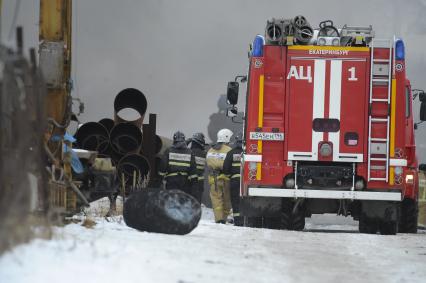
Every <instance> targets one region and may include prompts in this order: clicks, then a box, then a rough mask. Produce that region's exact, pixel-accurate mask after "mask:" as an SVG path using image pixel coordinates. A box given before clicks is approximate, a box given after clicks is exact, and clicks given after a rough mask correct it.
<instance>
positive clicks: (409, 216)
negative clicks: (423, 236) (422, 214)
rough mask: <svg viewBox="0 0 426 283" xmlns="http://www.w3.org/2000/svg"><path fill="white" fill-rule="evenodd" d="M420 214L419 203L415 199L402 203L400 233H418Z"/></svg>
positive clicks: (405, 200)
mask: <svg viewBox="0 0 426 283" xmlns="http://www.w3.org/2000/svg"><path fill="white" fill-rule="evenodd" d="M418 214H419V208H418V202H417V201H415V200H413V199H404V200H403V201H402V203H401V217H400V220H399V227H398V232H400V233H414V234H415V233H417V219H418Z"/></svg>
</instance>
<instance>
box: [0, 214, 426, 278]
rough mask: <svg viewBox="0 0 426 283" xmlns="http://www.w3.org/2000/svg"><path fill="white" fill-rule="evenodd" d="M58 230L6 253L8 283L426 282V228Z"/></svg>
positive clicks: (329, 221) (320, 223)
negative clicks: (385, 232)
mask: <svg viewBox="0 0 426 283" xmlns="http://www.w3.org/2000/svg"><path fill="white" fill-rule="evenodd" d="M95 220H96V222H97V224H96V225H95V226H94V227H93V228H86V227H84V226H82V225H81V224H70V225H67V226H65V227H62V228H55V236H54V238H53V239H52V240H40V239H39V240H34V241H32V242H31V243H29V244H25V245H22V246H19V247H16V248H15V249H14V250H13V251H11V252H8V253H6V254H4V255H3V256H2V257H0V282H1V283H12V282H13V283H15V282H31V283H38V282H40V283H45V282H58V283H68V282H90V283H96V282H100V283H108V282H114V283H117V282H122V283H129V282H138V283H139V282H155V283H161V282H176V283H178V282H179V283H183V282H188V283H189V282H214V283H219V282H268V283H269V282H426V233H425V232H424V231H423V232H422V231H421V232H420V233H419V234H417V235H408V234H399V235H397V236H381V235H363V234H359V233H358V232H357V226H356V222H353V221H348V220H347V219H344V218H336V217H334V216H329V215H326V216H319V217H314V218H312V219H310V220H309V221H308V224H307V229H306V231H304V232H293V231H276V230H268V229H254V228H243V227H234V226H231V225H221V224H214V223H213V216H212V213H211V210H209V209H204V210H203V217H202V220H201V222H200V224H199V226H198V227H197V228H196V229H195V230H194V231H193V232H191V233H190V234H188V235H185V236H175V235H164V234H155V233H146V232H139V231H136V230H134V229H131V228H129V227H127V226H126V225H125V224H124V222H123V221H122V219H121V218H120V217H115V218H114V219H110V221H107V220H106V219H105V218H95Z"/></svg>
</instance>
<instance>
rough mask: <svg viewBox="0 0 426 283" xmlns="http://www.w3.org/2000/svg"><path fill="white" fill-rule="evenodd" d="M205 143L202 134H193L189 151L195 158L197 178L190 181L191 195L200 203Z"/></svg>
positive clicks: (202, 189)
mask: <svg viewBox="0 0 426 283" xmlns="http://www.w3.org/2000/svg"><path fill="white" fill-rule="evenodd" d="M205 146H206V142H205V139H204V134H203V133H195V134H193V135H192V139H191V150H192V154H193V155H194V158H195V165H196V168H195V172H196V174H197V178H194V179H193V180H192V186H191V190H192V192H191V195H192V196H193V197H195V198H196V199H197V200H198V201H199V202H200V203H201V197H202V196H203V191H204V166H205V163H206V154H207V152H206V150H205Z"/></svg>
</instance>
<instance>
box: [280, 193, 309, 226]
mask: <svg viewBox="0 0 426 283" xmlns="http://www.w3.org/2000/svg"><path fill="white" fill-rule="evenodd" d="M294 205H295V204H294V202H293V201H291V200H289V199H283V202H282V211H281V229H286V230H295V231H302V230H303V229H304V228H305V208H304V206H303V205H299V206H298V208H297V209H296V211H294Z"/></svg>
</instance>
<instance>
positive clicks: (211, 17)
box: [2, 0, 426, 161]
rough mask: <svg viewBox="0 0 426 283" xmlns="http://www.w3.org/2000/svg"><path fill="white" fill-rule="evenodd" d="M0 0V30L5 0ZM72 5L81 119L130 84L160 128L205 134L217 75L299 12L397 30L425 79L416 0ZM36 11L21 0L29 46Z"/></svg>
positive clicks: (221, 85) (148, 0)
mask: <svg viewBox="0 0 426 283" xmlns="http://www.w3.org/2000/svg"><path fill="white" fill-rule="evenodd" d="M3 2H4V7H3V15H4V19H2V29H3V32H2V34H5V33H6V32H5V31H7V30H8V28H9V26H10V22H11V15H10V14H13V13H12V10H11V7H13V6H14V5H13V3H14V1H13V0H4V1H3ZM34 3H35V4H34ZM74 10H75V11H74V27H73V28H74V46H73V47H74V49H73V56H74V57H73V67H74V69H75V70H74V72H73V74H75V75H74V78H73V79H74V81H75V82H76V85H75V89H74V94H73V95H75V96H77V97H81V99H82V100H83V101H84V102H85V104H86V113H85V114H83V116H82V117H81V118H82V119H81V120H82V121H98V120H99V119H101V118H104V117H112V115H113V109H112V106H111V105H113V99H114V97H115V95H116V94H117V93H118V92H119V91H120V90H122V89H124V88H127V87H134V88H137V89H140V90H141V91H142V92H143V93H144V94H146V96H147V100H148V109H147V111H148V113H157V114H159V116H158V120H157V127H158V132H159V134H160V135H163V136H167V137H170V136H171V135H172V133H173V132H174V131H176V130H181V131H183V132H184V133H185V134H186V135H187V136H190V135H192V133H194V132H198V131H202V132H204V133H207V132H209V131H208V125H209V123H210V116H211V115H214V114H217V113H218V112H220V110H219V109H218V108H217V101H218V100H219V98H220V95H221V94H223V93H224V92H225V91H226V83H227V81H229V80H232V79H233V78H234V77H235V75H237V74H244V73H246V71H247V51H248V45H249V43H250V42H251V41H252V40H253V38H254V36H255V35H256V34H258V33H260V34H263V29H264V26H265V23H266V20H267V19H269V18H271V17H292V16H295V15H299V14H302V15H304V16H305V17H306V18H307V19H308V21H309V22H310V23H311V24H312V26H313V27H317V25H318V24H319V22H320V21H322V20H326V19H331V20H333V21H334V23H335V24H336V25H337V26H339V27H341V26H343V25H344V24H348V25H358V26H362V25H370V24H371V25H373V28H374V30H375V31H376V36H377V37H379V38H387V37H391V36H393V35H394V34H396V35H397V36H399V37H402V38H403V39H404V41H405V44H406V51H407V56H406V57H407V59H406V60H407V61H406V63H407V72H408V76H409V78H410V80H411V83H412V85H413V86H415V87H416V88H426V84H425V83H424V73H425V66H426V53H425V52H424V48H425V44H426V17H424V15H425V14H426V13H425V12H426V1H425V0H413V1H399V0H390V1H387V0H376V1H367V0H364V1H354V0H350V1H349V0H344V1H339V0H323V1H308V0H300V1H282V0H268V1H255V0H234V1H229V0H217V1H208V0H185V1H173V0H161V1H159V0H145V1H137V0H122V1H113V0H109V1H107V0H92V1H81V0H74ZM37 17H38V7H37V1H29V0H27V1H23V3H22V4H21V11H20V14H19V17H18V25H19V24H23V25H24V27H25V34H26V36H28V37H26V39H27V40H29V41H27V46H30V45H32V46H36V45H37V26H36V25H35V23H37V21H38V19H37ZM28 33H34V35H31V37H29V35H28ZM3 37H4V36H3ZM244 93H245V91H244V89H242V88H241V89H240V95H241V96H243V94H244ZM414 107H415V108H416V109H417V108H418V107H419V105H418V104H415V105H414ZM239 109H240V110H243V109H244V99H242V97H240V105H239ZM415 113H416V115H418V114H417V113H418V112H416V111H415ZM416 117H417V116H416ZM220 127H222V126H221V125H218V126H217V128H220ZM211 135H212V134H210V133H209V136H211ZM425 138H426V127H425V126H423V127H419V130H417V144H418V147H419V153H420V155H421V158H420V160H421V159H423V160H424V161H426V139H425Z"/></svg>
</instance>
